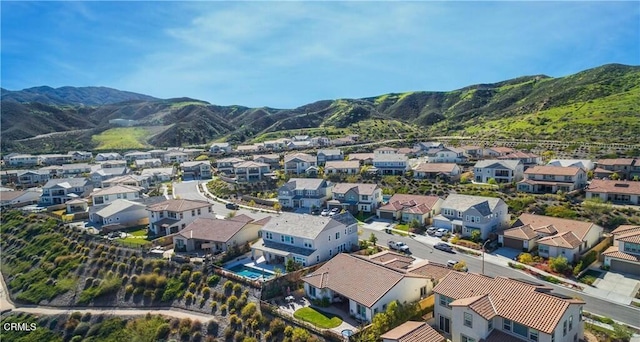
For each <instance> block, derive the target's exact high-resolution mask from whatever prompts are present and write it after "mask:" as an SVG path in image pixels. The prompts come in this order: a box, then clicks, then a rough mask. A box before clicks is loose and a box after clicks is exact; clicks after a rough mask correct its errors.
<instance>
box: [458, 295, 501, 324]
mask: <svg viewBox="0 0 640 342" xmlns="http://www.w3.org/2000/svg"><path fill="white" fill-rule="evenodd" d="M451 306H468V307H469V308H470V309H471V310H473V311H474V312H475V313H477V314H478V315H480V316H481V317H482V318H484V319H492V318H493V317H495V316H496V315H497V314H498V312H497V311H496V308H495V306H494V305H493V303H492V302H491V297H490V296H489V295H488V294H485V295H481V296H475V297H468V298H461V299H456V300H454V301H453V302H451Z"/></svg>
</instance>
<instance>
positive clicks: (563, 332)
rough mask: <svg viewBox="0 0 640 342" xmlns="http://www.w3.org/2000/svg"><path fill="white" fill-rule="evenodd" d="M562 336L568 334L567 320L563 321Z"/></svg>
mask: <svg viewBox="0 0 640 342" xmlns="http://www.w3.org/2000/svg"><path fill="white" fill-rule="evenodd" d="M562 336H567V321H564V323H562Z"/></svg>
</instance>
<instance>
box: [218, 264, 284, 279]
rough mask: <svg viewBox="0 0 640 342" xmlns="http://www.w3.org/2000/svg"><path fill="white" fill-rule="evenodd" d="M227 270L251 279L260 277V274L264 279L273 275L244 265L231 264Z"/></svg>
mask: <svg viewBox="0 0 640 342" xmlns="http://www.w3.org/2000/svg"><path fill="white" fill-rule="evenodd" d="M229 271H231V272H233V273H235V274H237V275H240V276H243V277H245V278H249V279H252V280H256V279H259V278H262V276H264V279H269V278H271V277H273V274H271V273H268V272H263V271H260V270H258V269H255V268H251V267H247V266H245V265H237V266H233V267H231V268H230V269H229Z"/></svg>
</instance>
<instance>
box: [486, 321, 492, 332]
mask: <svg viewBox="0 0 640 342" xmlns="http://www.w3.org/2000/svg"><path fill="white" fill-rule="evenodd" d="M487 330H488V331H491V330H493V319H490V320H488V321H487Z"/></svg>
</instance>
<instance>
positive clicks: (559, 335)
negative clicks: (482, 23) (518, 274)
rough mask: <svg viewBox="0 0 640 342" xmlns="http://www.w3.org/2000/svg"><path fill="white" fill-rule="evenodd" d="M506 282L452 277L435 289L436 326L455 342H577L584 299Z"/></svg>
mask: <svg viewBox="0 0 640 342" xmlns="http://www.w3.org/2000/svg"><path fill="white" fill-rule="evenodd" d="M551 290H552V289H551V288H549V287H548V286H546V285H540V284H536V283H532V282H528V281H527V282H525V281H520V280H516V279H510V278H505V277H496V278H490V277H488V276H484V275H480V274H474V273H462V272H451V273H449V275H447V276H446V277H445V278H444V279H443V280H442V281H440V282H439V283H438V285H436V287H435V288H434V289H433V292H434V293H435V305H434V318H435V322H436V327H437V328H438V329H439V330H440V331H441V332H443V333H445V334H447V335H448V337H449V338H450V339H451V341H453V342H469V341H486V342H506V341H509V342H516V341H523V342H529V341H545V342H551V341H553V342H576V341H579V340H580V341H581V340H582V339H583V337H584V322H583V320H582V308H583V306H584V304H585V302H583V301H582V300H579V299H574V298H571V297H567V296H562V295H555V294H554V293H552V292H551Z"/></svg>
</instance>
